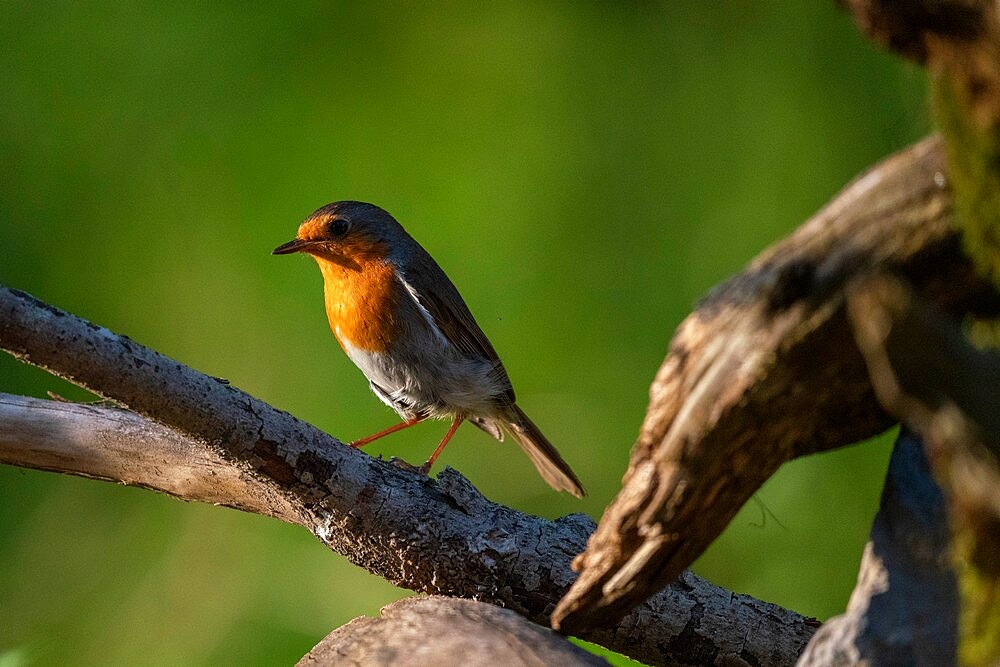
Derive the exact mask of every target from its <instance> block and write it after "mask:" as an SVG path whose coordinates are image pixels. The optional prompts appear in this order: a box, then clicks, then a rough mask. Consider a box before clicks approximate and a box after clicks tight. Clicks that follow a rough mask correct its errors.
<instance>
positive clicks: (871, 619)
mask: <svg viewBox="0 0 1000 667" xmlns="http://www.w3.org/2000/svg"><path fill="white" fill-rule="evenodd" d="M950 547H951V542H950V534H949V529H948V514H947V509H946V507H945V502H944V495H943V494H942V493H941V489H940V488H939V487H938V485H937V483H936V482H935V481H934V477H933V476H932V474H931V471H930V468H929V467H928V464H927V457H926V456H925V455H924V447H923V443H921V442H920V440H919V439H917V437H916V436H915V435H913V434H912V433H910V432H908V431H906V430H905V429H904V430H903V432H902V433H900V436H899V438H898V439H897V440H896V446H895V449H893V452H892V459H891V460H890V462H889V473H888V475H887V476H886V480H885V488H884V489H883V490H882V502H881V506H880V508H879V512H878V515H876V517H875V522H874V523H873V524H872V532H871V538H870V540H869V542H868V544H867V545H866V546H865V553H864V556H863V557H862V559H861V568H860V570H859V572H858V585H857V586H856V587H855V589H854V593H853V594H852V595H851V600H850V602H849V603H848V605H847V612H846V613H845V614H844V615H842V616H837V617H835V618H831V619H830V620H828V621H827V622H826V623H824V624H823V627H822V628H820V629H819V632H817V633H816V634H815V635H814V636H813V638H812V641H810V642H809V646H808V647H807V648H806V651H805V653H803V654H802V657H801V658H800V659H799V667H828V666H830V665H859V664H863V665H927V666H928V667H931V666H935V667H936V666H938V665H951V664H954V663H955V659H956V647H957V645H958V586H957V584H956V582H955V574H954V572H952V569H951V550H950Z"/></svg>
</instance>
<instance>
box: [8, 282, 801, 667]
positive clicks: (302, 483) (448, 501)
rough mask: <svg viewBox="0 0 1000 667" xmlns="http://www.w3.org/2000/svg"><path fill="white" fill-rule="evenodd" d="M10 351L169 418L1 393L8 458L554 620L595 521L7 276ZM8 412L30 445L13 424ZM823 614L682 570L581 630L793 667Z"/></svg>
mask: <svg viewBox="0 0 1000 667" xmlns="http://www.w3.org/2000/svg"><path fill="white" fill-rule="evenodd" d="M0 347H2V348H4V349H6V350H8V351H9V352H11V353H12V354H14V355H15V356H16V357H18V358H19V359H21V360H23V361H25V362H27V363H32V364H35V365H38V366H41V367H43V368H46V369H48V370H49V371H51V372H53V373H55V374H57V375H59V376H61V377H64V378H66V379H69V380H71V381H73V382H75V383H76V384H79V385H81V386H84V387H86V388H87V389H89V390H91V391H93V392H95V393H97V394H99V395H101V396H104V397H106V398H109V399H112V400H114V401H116V402H118V403H120V404H122V405H124V406H127V407H128V408H129V409H130V410H132V411H134V412H135V413H139V414H141V415H144V416H145V417H146V418H148V420H155V421H156V422H159V423H160V424H163V425H164V426H159V425H157V424H154V423H152V422H151V421H148V420H147V419H143V418H141V417H139V416H138V415H135V414H132V413H130V412H127V411H123V410H119V409H111V408H99V407H93V406H90V407H88V406H75V405H69V404H64V403H58V402H53V401H37V400H33V399H17V398H16V397H10V396H5V397H3V400H2V401H0V405H3V406H4V407H2V410H3V412H2V416H3V423H4V424H5V428H4V429H3V431H5V432H6V435H4V443H5V444H4V445H2V456H3V459H2V460H4V461H6V462H8V463H11V464H15V465H23V466H28V467H40V468H43V469H48V470H59V471H63V472H70V473H76V474H84V475H88V476H92V477H98V478H102V479H112V480H116V481H124V482H126V483H130V484H137V485H140V486H145V487H149V488H154V489H158V490H162V491H165V492H167V493H171V494H173V495H176V496H179V497H183V498H186V499H190V500H200V501H206V502H212V503H216V504H223V505H229V506H233V507H238V508H240V509H244V510H247V511H251V512H258V513H263V514H268V515H271V516H276V517H278V518H281V519H283V520H285V521H288V522H291V523H296V524H300V525H302V526H305V527H306V528H308V529H309V530H310V531H312V532H313V533H314V534H315V535H316V536H317V537H319V539H320V540H321V541H322V542H323V543H324V544H326V545H327V546H328V547H330V548H331V549H333V550H334V551H337V552H338V553H341V554H343V555H345V556H346V557H347V558H348V559H350V560H351V561H352V562H353V563H355V564H357V565H359V566H361V567H364V568H365V569H367V570H368V571H370V572H372V573H374V574H377V575H379V576H382V577H384V578H385V579H387V580H388V581H390V582H392V583H394V584H396V585H398V586H401V587H404V588H409V589H411V590H415V591H421V592H426V593H433V594H443V595H449V596H457V597H467V598H476V599H479V600H483V601H487V602H491V603H493V604H496V605H499V606H502V607H507V608H509V609H512V610H514V611H516V612H518V613H520V614H522V615H523V616H525V617H527V618H528V619H530V620H532V621H535V622H537V623H542V624H547V623H548V620H549V614H550V613H551V611H552V608H553V607H554V605H555V602H556V601H557V600H558V599H559V597H560V596H561V595H562V594H563V593H565V591H566V590H567V589H568V588H569V585H570V584H571V583H572V581H573V578H574V575H573V573H572V571H571V569H570V561H571V559H572V558H573V556H574V555H575V554H577V553H578V552H579V551H580V550H582V549H583V547H584V545H585V543H586V540H587V537H588V535H589V534H590V533H591V532H592V531H593V528H594V524H593V521H591V519H589V518H588V517H586V516H583V515H571V516H568V517H563V518H560V519H557V520H555V521H549V520H546V519H541V518H538V517H534V516H529V515H526V514H522V513H520V512H517V511H515V510H513V509H510V508H507V507H504V506H502V505H498V504H496V503H493V502H491V501H489V500H487V499H486V498H484V497H483V496H482V495H481V494H480V493H479V491H478V490H476V488H475V487H473V486H472V485H471V484H470V483H469V482H468V481H467V480H466V479H465V478H463V477H462V476H461V475H459V474H458V473H457V472H455V471H454V470H450V469H445V470H444V471H443V472H442V473H441V474H440V475H438V478H437V480H436V481H435V480H432V479H429V478H427V477H423V476H421V475H417V474H414V473H413V472H410V471H406V470H402V469H399V468H396V467H395V466H393V465H391V464H388V463H385V462H382V461H379V460H377V459H374V458H372V457H370V456H368V455H366V454H364V453H363V452H360V451H356V450H353V449H351V448H349V447H346V446H344V445H343V444H342V443H340V441H338V440H336V439H334V438H332V437H330V436H329V435H327V434H325V433H323V432H322V431H320V430H318V429H316V428H315V427H313V426H311V425H309V424H307V423H305V422H303V421H301V420H299V419H297V418H295V417H293V416H292V415H289V414H287V413H285V412H282V411H280V410H277V409H275V408H273V407H271V406H270V405H268V404H266V403H264V402H263V401H260V400H259V399H257V398H254V397H252V396H250V395H248V394H246V393H244V392H243V391H240V390H239V389H237V388H235V387H233V386H231V385H229V384H227V383H225V382H223V381H219V380H218V379H216V378H212V377H209V376H206V375H203V374H201V373H198V372H197V371H194V370H192V369H190V368H188V367H186V366H184V365H182V364H180V363H179V362H177V361H175V360H172V359H169V358H168V357H165V356H163V355H161V354H159V353H157V352H155V351H153V350H150V349H148V348H145V347H143V346H141V345H139V344H137V343H135V342H133V341H131V340H129V339H128V338H125V337H123V336H118V335H116V334H114V333H112V332H111V331H108V330H107V329H104V328H102V327H98V326H96V325H94V324H91V323H89V322H87V321H85V320H82V319H80V318H78V317H75V316H73V315H71V314H69V313H66V312H64V311H62V310H59V309H57V308H54V307H52V306H50V305H48V304H45V303H43V302H41V301H39V300H37V299H35V298H34V297H31V296H30V295H28V294H25V293H23V292H20V291H17V290H12V289H9V288H6V287H2V286H0ZM81 422H84V423H81ZM15 424H20V425H21V426H22V427H23V432H24V435H23V436H21V437H20V438H19V439H17V436H16V435H10V434H11V433H16V432H17V429H15V428H14V425H15ZM14 439H16V441H13V442H12V440H14ZM143 450H145V451H143ZM138 457H144V458H138ZM147 464H148V465H147ZM817 625H818V624H817V623H816V622H815V621H813V620H811V619H807V618H804V617H802V616H800V615H798V614H795V613H794V612H790V611H788V610H785V609H782V608H780V607H778V606H776V605H772V604H768V603H765V602H761V601H759V600H755V599H753V598H751V597H749V596H745V595H738V594H735V593H731V592H730V591H727V590H725V589H722V588H719V587H717V586H715V585H713V584H711V583H709V582H707V581H705V580H703V579H700V578H698V577H697V576H695V575H693V574H691V573H690V572H685V573H684V574H683V575H682V576H681V578H680V579H679V580H677V581H676V582H675V583H674V584H673V585H671V586H670V587H668V588H666V589H664V590H662V591H660V592H659V593H658V594H656V595H654V596H653V597H652V598H650V599H649V600H647V601H646V602H645V603H644V604H642V605H641V606H639V607H637V608H636V609H635V610H634V611H633V612H632V614H630V615H629V616H627V617H625V618H624V619H623V620H622V621H621V623H619V624H618V625H617V626H614V627H610V628H606V629H602V630H598V631H593V632H588V633H583V634H581V636H582V637H584V638H586V639H589V640H590V641H594V642H596V643H598V644H601V645H603V646H606V647H608V648H610V649H612V650H615V651H618V652H621V653H624V654H626V655H629V656H631V657H633V658H635V659H637V660H641V661H643V662H647V663H651V664H677V663H688V664H711V663H713V662H715V663H722V662H726V661H729V660H732V659H735V658H739V659H742V660H744V661H746V662H750V663H752V664H760V665H790V664H793V663H794V662H795V660H796V657H797V656H798V655H799V653H800V652H801V651H802V649H803V647H804V646H805V644H806V642H807V641H808V639H809V638H810V637H811V636H812V634H813V633H814V631H815V629H816V626H817Z"/></svg>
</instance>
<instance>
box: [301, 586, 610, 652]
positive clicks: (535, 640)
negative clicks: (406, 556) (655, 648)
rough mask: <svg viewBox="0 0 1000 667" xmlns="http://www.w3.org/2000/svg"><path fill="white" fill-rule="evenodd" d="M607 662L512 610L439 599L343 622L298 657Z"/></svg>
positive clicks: (409, 601) (403, 603) (416, 600)
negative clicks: (372, 616)
mask: <svg viewBox="0 0 1000 667" xmlns="http://www.w3.org/2000/svg"><path fill="white" fill-rule="evenodd" d="M343 664H350V665H385V666H386V667H388V666H390V665H391V666H392V667H424V665H505V666H511V667H515V666H523V667H527V666H528V665H560V666H562V665H566V666H567V667H574V666H576V665H592V666H597V665H607V664H608V663H607V661H605V660H603V659H601V658H598V657H597V656H595V655H593V654H591V653H588V652H587V651H585V650H583V649H582V648H580V647H579V646H576V645H574V644H571V643H570V642H569V640H567V639H566V638H565V637H563V636H561V635H557V634H556V633H554V632H552V630H549V629H548V628H543V627H541V626H538V625H535V624H534V623H532V622H530V621H528V620H525V618H524V617H523V616H518V615H517V614H515V613H514V612H512V611H510V610H507V609H500V608H499V607H494V606H493V605H489V604H485V603H482V602H475V601H472V600H459V599H456V598H446V597H441V596H432V597H410V598H404V599H402V600H399V601H397V602H393V603H392V604H390V605H386V606H385V607H383V608H382V611H381V613H380V614H379V617H378V618H371V617H369V616H359V617H358V618H355V619H354V620H352V621H350V622H349V623H347V624H345V625H342V626H341V627H339V628H337V629H336V630H334V631H333V632H331V633H330V634H328V635H327V636H326V637H325V638H324V639H323V641H321V642H320V643H319V644H317V645H316V646H315V647H314V648H313V650H311V651H309V653H307V654H306V655H305V657H303V658H302V660H300V661H299V663H298V667H326V665H343Z"/></svg>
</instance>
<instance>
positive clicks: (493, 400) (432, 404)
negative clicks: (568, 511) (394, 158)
mask: <svg viewBox="0 0 1000 667" xmlns="http://www.w3.org/2000/svg"><path fill="white" fill-rule="evenodd" d="M296 252H305V253H308V254H310V255H312V257H313V258H314V259H315V260H316V263H317V264H319V269H320V271H321V272H322V274H323V286H324V295H325V301H326V315H327V318H328V319H329V321H330V328H331V329H332V330H333V334H334V336H336V337H337V341H338V342H339V343H340V346H341V347H342V348H343V349H344V352H346V353H347V356H348V357H350V359H351V361H353V362H354V364H355V365H356V366H357V367H358V368H359V369H361V372H362V373H364V374H365V377H367V378H368V383H369V385H370V386H371V390H372V391H373V392H374V393H375V395H376V396H378V397H379V398H380V399H382V401H383V402H384V403H385V404H386V405H388V406H389V407H391V408H392V409H393V410H395V411H396V412H397V413H399V416H400V417H401V418H402V419H403V422H402V423H400V424H396V425H394V426H391V427H389V428H387V429H385V430H383V431H379V432H378V433H375V434H373V435H370V436H368V437H366V438H361V439H359V440H355V441H354V442H352V443H351V446H352V447H361V446H363V445H366V444H368V443H369V442H372V441H373V440H377V439H379V438H381V437H383V436H386V435H389V434H390V433H395V432H396V431H399V430H402V429H404V428H407V427H410V426H413V425H414V424H418V423H419V422H421V421H423V420H425V419H428V418H432V419H450V420H451V427H450V428H449V429H448V432H447V433H446V434H445V436H444V438H443V439H442V440H441V443H440V444H439V445H438V446H437V449H435V450H434V453H433V454H431V456H430V458H429V459H428V460H427V462H426V463H424V465H423V467H422V468H421V470H422V471H423V472H424V473H427V472H428V471H429V470H430V468H431V466H432V465H433V464H434V460H435V459H437V457H438V455H440V454H441V451H442V450H443V449H444V447H445V445H447V444H448V441H449V440H451V438H452V436H453V435H455V431H456V430H458V427H459V426H460V425H461V423H462V422H463V421H469V422H472V423H473V424H475V425H476V426H478V427H479V428H481V429H482V430H483V431H485V432H486V433H488V434H490V435H491V436H493V437H494V438H496V439H497V440H501V441H502V440H503V437H504V432H505V431H506V432H508V433H510V434H511V436H513V438H514V440H515V441H516V442H517V444H518V445H520V447H521V449H523V450H524V453H525V454H527V455H528V457H529V458H530V459H531V461H532V463H534V464H535V467H536V468H537V469H538V472H539V474H541V476H542V478H543V479H544V480H545V481H546V482H548V483H549V485H551V486H552V487H553V488H554V489H556V490H559V491H568V492H570V493H571V494H573V495H574V496H576V497H578V498H579V497H581V496H583V494H584V490H583V487H582V486H581V485H580V481H579V480H578V479H577V477H576V475H574V474H573V471H572V470H571V469H570V467H569V466H568V465H567V464H566V462H565V461H563V459H562V457H561V456H559V452H557V451H556V449H555V447H553V446H552V443H550V442H549V441H548V439H546V437H545V436H544V435H542V432H541V431H540V430H539V429H538V427H537V426H535V424H534V423H533V422H532V421H531V420H530V419H528V416H527V415H526V414H524V412H523V411H522V410H521V408H520V407H518V405H517V403H516V402H515V400H514V389H513V388H512V387H511V384H510V379H509V378H508V377H507V371H506V370H505V369H504V366H503V363H502V362H501V361H500V357H498V356H497V353H496V351H495V350H494V349H493V346H492V345H491V344H490V341H489V339H487V338H486V334H484V333H483V331H482V329H480V328H479V325H478V324H476V320H475V318H473V316H472V313H471V312H469V308H468V306H466V305H465V301H463V300H462V297H461V296H460V295H459V293H458V290H457V289H456V288H455V286H454V285H453V284H452V282H451V280H449V279H448V276H446V275H445V273H444V271H442V270H441V267H439V266H438V265H437V262H435V261H434V260H433V259H432V258H431V256H430V255H429V254H427V251H426V250H424V249H423V248H422V247H421V246H420V244H419V243H417V242H416V241H415V240H414V239H413V238H412V237H411V236H410V235H409V234H407V233H406V230H404V229H403V227H402V226H401V225H400V224H399V223H398V222H396V220H395V218H393V217H392V216H391V215H389V213H387V212H386V211H384V210H382V209H381V208H379V207H378V206H375V205H374V204H366V203H364V202H356V201H341V202H334V203H333V204H327V205H326V206H324V207H322V208H320V209H318V210H317V211H316V212H315V213H313V214H312V215H310V216H309V217H308V218H306V220H305V222H303V223H302V224H301V225H299V231H298V233H297V234H296V236H295V239H294V240H292V241H289V242H288V243H285V244H284V245H280V246H278V247H277V248H275V249H274V251H273V253H272V254H275V255H285V254H289V253H296Z"/></svg>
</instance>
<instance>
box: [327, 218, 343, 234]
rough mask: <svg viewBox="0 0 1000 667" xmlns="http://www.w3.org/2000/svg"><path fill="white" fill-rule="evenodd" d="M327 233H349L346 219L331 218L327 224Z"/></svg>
mask: <svg viewBox="0 0 1000 667" xmlns="http://www.w3.org/2000/svg"><path fill="white" fill-rule="evenodd" d="M326 233H327V234H329V235H330V236H334V237H336V236H343V235H344V234H346V233H347V221H346V220H341V219H339V218H338V219H337V220H331V221H330V222H329V223H328V224H327V228H326Z"/></svg>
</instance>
